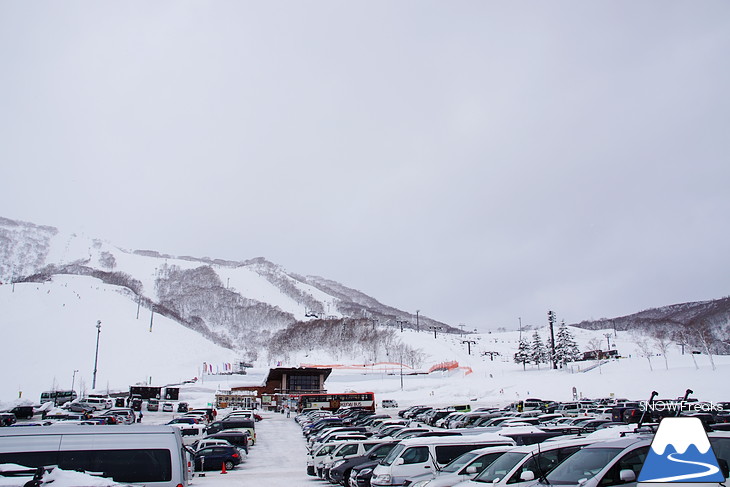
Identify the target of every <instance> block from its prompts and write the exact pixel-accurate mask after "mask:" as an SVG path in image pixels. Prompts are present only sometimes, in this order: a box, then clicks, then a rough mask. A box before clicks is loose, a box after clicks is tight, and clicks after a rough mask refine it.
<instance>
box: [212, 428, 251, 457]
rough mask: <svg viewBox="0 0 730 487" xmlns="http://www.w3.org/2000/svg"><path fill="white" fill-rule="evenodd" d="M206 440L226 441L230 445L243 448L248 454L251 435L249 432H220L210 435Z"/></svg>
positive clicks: (234, 430)
mask: <svg viewBox="0 0 730 487" xmlns="http://www.w3.org/2000/svg"><path fill="white" fill-rule="evenodd" d="M205 438H206V439H207V438H213V439H219V440H226V441H227V442H229V443H230V444H232V445H234V446H237V447H239V448H242V449H243V451H245V452H246V453H248V444H249V439H250V438H251V434H250V433H249V432H248V430H239V429H230V430H223V431H219V432H218V433H215V434H212V435H208V436H206V437H205Z"/></svg>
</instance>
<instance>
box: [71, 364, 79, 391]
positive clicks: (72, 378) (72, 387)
mask: <svg viewBox="0 0 730 487" xmlns="http://www.w3.org/2000/svg"><path fill="white" fill-rule="evenodd" d="M76 372H78V369H77V370H74V375H73V377H71V392H73V390H74V383H75V382H76Z"/></svg>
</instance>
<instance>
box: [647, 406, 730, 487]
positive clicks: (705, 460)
mask: <svg viewBox="0 0 730 487" xmlns="http://www.w3.org/2000/svg"><path fill="white" fill-rule="evenodd" d="M639 482H725V477H724V475H723V474H722V472H720V466H719V465H718V463H717V458H716V457H715V453H714V452H713V451H712V447H711V445H710V440H709V439H708V438H707V433H705V428H704V427H703V426H702V421H700V420H699V418H687V417H681V416H680V417H670V418H664V419H662V422H661V423H659V429H658V430H657V432H656V435H654V439H653V440H652V442H651V448H650V449H649V454H648V455H647V456H646V460H645V461H644V466H643V467H642V468H641V473H640V474H639Z"/></svg>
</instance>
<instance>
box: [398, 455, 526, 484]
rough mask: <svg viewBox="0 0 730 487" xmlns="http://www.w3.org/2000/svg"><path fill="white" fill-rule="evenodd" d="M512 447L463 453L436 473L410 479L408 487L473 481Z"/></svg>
mask: <svg viewBox="0 0 730 487" xmlns="http://www.w3.org/2000/svg"><path fill="white" fill-rule="evenodd" d="M513 448H514V447H513V446H509V445H506V446H488V447H486V448H479V449H477V450H472V451H468V452H466V453H464V454H463V455H461V456H459V457H456V458H455V459H454V460H452V461H451V463H449V464H448V465H446V466H445V467H444V468H442V469H441V470H437V471H436V472H427V473H424V474H423V475H419V476H415V477H411V478H410V479H409V480H410V481H411V484H410V487H425V486H428V487H451V486H453V485H456V484H458V483H459V482H463V481H466V480H470V479H473V478H474V477H476V476H477V475H478V474H479V473H481V472H482V470H484V469H485V468H487V467H488V466H489V465H491V464H492V462H494V461H495V460H497V459H498V458H499V457H500V456H502V454H504V453H505V452H507V451H509V450H511V449H513Z"/></svg>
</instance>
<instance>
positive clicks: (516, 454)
mask: <svg viewBox="0 0 730 487" xmlns="http://www.w3.org/2000/svg"><path fill="white" fill-rule="evenodd" d="M593 442H594V440H590V439H588V438H585V437H584V438H582V439H579V440H569V441H553V442H550V443H539V444H535V445H529V446H519V447H517V448H513V449H512V450H510V451H508V452H506V453H504V454H503V455H502V456H500V457H499V458H498V459H496V460H495V461H494V462H493V463H492V464H490V465H489V466H488V467H487V468H485V469H484V470H483V471H482V472H481V473H480V474H479V475H477V476H476V477H474V479H473V480H471V481H469V482H464V483H463V484H460V485H461V486H462V487H467V486H470V487H471V486H479V485H484V483H488V484H490V485H492V486H493V487H506V486H508V485H509V486H514V487H524V486H526V485H530V484H533V483H534V481H535V480H536V479H542V478H544V477H545V475H547V474H548V472H550V471H551V470H552V469H553V468H555V467H556V466H557V465H559V464H560V462H562V461H563V460H565V459H566V458H568V457H569V456H570V455H572V454H573V453H575V452H577V451H579V450H580V449H581V448H583V447H584V446H586V445H588V444H590V443H593Z"/></svg>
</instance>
